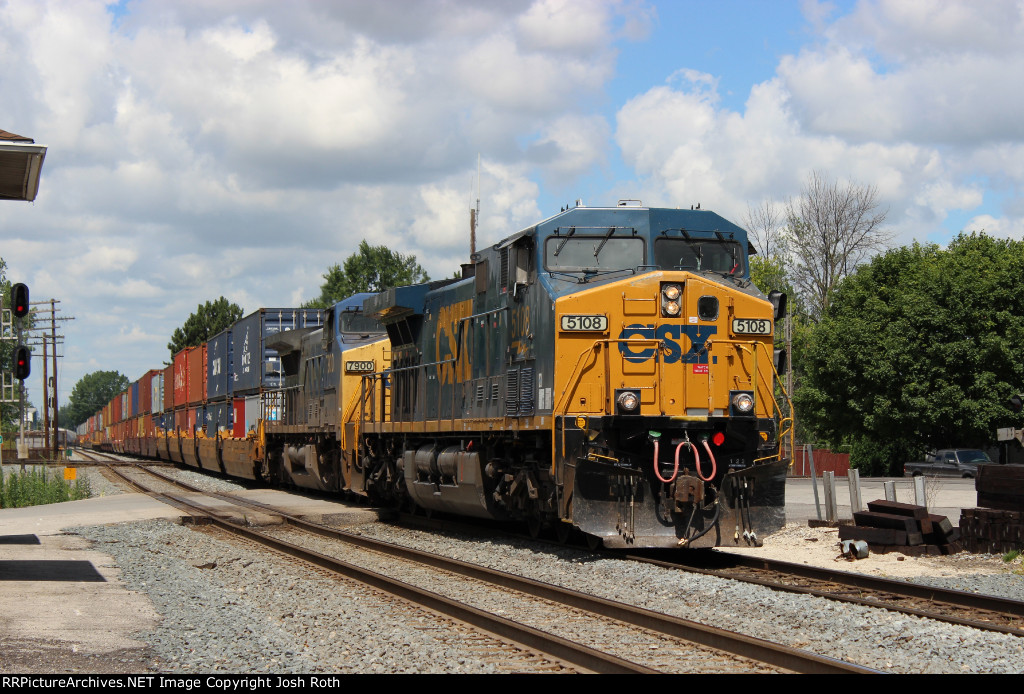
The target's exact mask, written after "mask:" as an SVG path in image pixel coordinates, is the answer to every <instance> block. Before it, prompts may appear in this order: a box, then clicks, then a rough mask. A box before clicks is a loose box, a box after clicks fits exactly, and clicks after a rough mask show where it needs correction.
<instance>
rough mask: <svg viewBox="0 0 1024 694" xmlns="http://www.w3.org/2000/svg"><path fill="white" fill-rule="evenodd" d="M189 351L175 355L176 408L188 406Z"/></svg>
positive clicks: (182, 351) (185, 350)
mask: <svg viewBox="0 0 1024 694" xmlns="http://www.w3.org/2000/svg"><path fill="white" fill-rule="evenodd" d="M187 353H188V350H187V349H183V350H181V351H180V352H178V353H177V354H175V355H174V407H175V409H177V408H179V407H184V406H185V405H187V404H188V358H187V357H188V354H187Z"/></svg>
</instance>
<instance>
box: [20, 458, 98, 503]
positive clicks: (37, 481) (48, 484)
mask: <svg viewBox="0 0 1024 694" xmlns="http://www.w3.org/2000/svg"><path fill="white" fill-rule="evenodd" d="M90 496H92V490H91V489H90V488H89V482H88V481H86V480H76V481H75V483H74V484H71V483H69V482H67V481H66V480H65V479H64V478H63V476H62V474H61V473H59V472H57V471H53V472H52V474H49V473H47V471H46V469H45V468H41V467H37V468H33V469H32V470H28V471H25V472H19V471H15V472H10V473H7V474H5V475H3V477H2V478H0V508H21V507H24V506H39V505H41V504H56V503H59V502H61V501H77V500H78V499H88V498H89V497H90Z"/></svg>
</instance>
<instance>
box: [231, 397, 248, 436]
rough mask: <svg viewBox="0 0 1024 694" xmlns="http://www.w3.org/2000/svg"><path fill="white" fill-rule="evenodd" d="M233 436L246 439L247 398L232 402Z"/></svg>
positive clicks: (235, 399) (236, 399)
mask: <svg viewBox="0 0 1024 694" xmlns="http://www.w3.org/2000/svg"><path fill="white" fill-rule="evenodd" d="M231 422H232V424H231V435H232V436H234V437H235V438H236V439H244V438H245V398H234V399H233V400H232V401H231Z"/></svg>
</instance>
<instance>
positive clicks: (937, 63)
mask: <svg viewBox="0 0 1024 694" xmlns="http://www.w3.org/2000/svg"><path fill="white" fill-rule="evenodd" d="M992 5H994V7H991V6H990V5H989V4H987V3H981V4H978V3H974V4H967V3H957V2H952V3H939V4H938V7H937V10H938V11H937V12H935V13H934V15H933V14H932V13H931V8H932V7H933V4H931V3H929V4H916V3H906V2H892V3H881V2H880V3H874V2H862V3H860V4H858V5H857V7H856V9H855V10H854V12H852V13H851V14H850V15H848V16H846V17H841V18H838V19H835V20H831V19H830V18H831V17H832V16H833V13H834V9H835V8H834V7H831V6H828V5H820V4H814V3H809V4H808V5H807V8H808V10H807V12H808V19H809V21H811V22H812V23H813V24H814V25H815V26H817V27H818V30H819V31H820V39H821V40H820V41H818V42H816V43H813V44H808V45H806V46H805V47H804V48H803V49H802V50H800V51H799V53H798V54H796V55H788V56H782V57H781V59H780V61H779V64H778V70H777V75H776V77H775V78H773V79H771V80H768V81H765V82H763V83H761V84H757V85H754V86H753V87H752V88H751V92H750V96H749V98H748V99H747V102H746V104H745V106H744V109H743V110H742V111H732V110H730V109H728V108H725V107H723V106H721V105H720V100H719V99H718V94H717V81H716V78H715V77H714V76H713V75H707V74H704V73H701V72H698V71H696V70H693V69H692V68H682V69H677V70H676V72H674V73H673V74H672V75H670V77H669V79H668V80H667V81H666V85H664V86H659V87H655V88H652V89H650V90H648V91H647V92H645V93H643V94H639V95H637V96H635V97H634V98H633V99H631V100H630V101H628V102H627V103H626V104H624V105H623V107H622V108H621V109H620V110H619V113H618V117H617V129H616V132H615V139H616V142H617V143H618V144H619V146H620V148H621V149H622V154H623V158H624V159H625V160H626V161H627V163H629V164H630V165H631V166H632V167H633V168H634V169H635V170H636V171H637V173H639V174H640V175H642V176H644V177H645V178H646V187H647V191H646V192H645V197H650V198H652V199H653V200H661V201H663V202H664V203H665V204H673V205H685V204H693V203H696V202H703V203H704V205H705V206H708V205H714V206H715V209H716V210H718V211H720V212H722V213H724V214H725V215H726V216H728V217H730V218H734V219H741V218H742V215H743V212H744V210H745V209H746V205H747V203H748V202H751V201H752V202H754V203H755V204H756V203H757V201H760V200H764V199H768V198H774V199H776V200H780V199H785V198H786V197H788V196H793V195H795V194H797V193H798V192H799V190H800V189H801V187H802V184H803V182H804V181H805V180H806V177H807V175H808V174H809V173H810V172H811V171H813V170H820V171H825V172H827V173H829V174H830V175H831V176H833V177H835V178H838V179H840V180H846V181H854V182H858V183H864V184H868V185H874V186H876V187H877V188H878V191H879V196H880V199H881V201H882V204H883V206H885V207H887V208H888V209H889V216H888V224H890V225H891V227H892V230H893V231H894V232H895V233H896V235H897V236H896V241H897V242H907V241H910V240H911V239H914V238H919V239H924V238H927V237H928V236H929V235H932V234H934V233H935V232H937V231H941V225H942V223H943V221H944V220H945V219H946V218H947V216H948V215H949V214H950V213H951V212H953V211H968V212H969V211H971V210H975V209H977V208H978V207H980V206H981V205H982V204H984V203H985V202H986V200H985V196H984V195H983V188H985V187H986V186H991V185H993V184H994V185H996V186H1001V187H1004V189H1005V188H1009V189H1011V190H1020V189H1021V187H1022V186H1024V165H1022V164H1021V163H1020V162H1021V161H1024V157H1021V156H1020V154H1021V152H1022V151H1024V147H1022V144H1021V143H1022V141H1024V122H1022V121H1021V119H1019V118H1017V117H1016V114H1019V113H1020V112H1021V111H1022V110H1024V94H1022V93H1021V92H1020V90H1019V89H1017V88H1016V87H1015V86H1013V87H1012V86H1011V85H1010V83H1008V82H1007V79H1008V77H1009V76H1012V75H1019V74H1024V31H1022V29H1021V27H1022V23H1021V21H1020V17H1021V12H1022V8H1024V5H1021V4H1020V3H1016V2H1014V3H992ZM990 7H991V11H990V9H989V8H990ZM922 13H923V14H924V15H927V19H926V20H925V21H923V23H921V24H917V21H918V20H919V19H922V17H921V16H920V15H921V14H922ZM958 25H960V26H964V27H967V26H970V28H969V29H967V28H965V30H964V31H965V32H966V33H968V34H970V36H971V40H969V41H966V40H964V39H963V37H962V36H961V35H958V34H957V32H956V30H955V29H956V27H957V26H958ZM880 56H882V57H880ZM1013 199H1015V198H1013ZM1013 199H1011V200H1010V201H1009V202H1007V203H1005V204H1004V208H1005V211H1006V212H1007V213H1008V214H1012V215H1014V218H1019V217H1020V216H1021V215H1024V210H1020V211H1015V210H1014V205H1013ZM1022 207H1024V205H1022ZM1017 226H1018V224H1017V223H1016V222H1015V221H1012V220H1011V219H1005V220H1003V223H1002V224H1000V225H990V228H996V227H998V228H1001V229H1015V228H1017Z"/></svg>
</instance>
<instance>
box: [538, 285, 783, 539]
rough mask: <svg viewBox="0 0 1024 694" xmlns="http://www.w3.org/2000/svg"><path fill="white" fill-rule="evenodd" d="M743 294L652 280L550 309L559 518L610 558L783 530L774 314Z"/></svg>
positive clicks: (735, 288) (586, 294)
mask: <svg viewBox="0 0 1024 694" xmlns="http://www.w3.org/2000/svg"><path fill="white" fill-rule="evenodd" d="M748 286H749V285H748ZM744 289H745V287H744V286H743V285H742V284H741V283H736V282H731V281H730V282H723V283H718V282H716V281H714V278H713V277H710V276H708V275H706V274H705V275H698V274H694V273H690V272H685V271H658V272H651V273H648V274H645V275H643V276H640V277H634V278H630V279H628V280H623V281H620V282H614V283H610V284H605V285H601V286H597V287H594V288H592V289H586V290H583V291H580V292H578V293H575V294H571V295H568V296H564V297H561V298H559V299H557V300H556V303H555V314H556V315H555V355H556V362H555V392H556V393H558V394H559V395H558V396H557V397H556V398H555V403H554V409H553V412H552V414H553V415H554V416H555V418H556V422H558V424H557V425H556V433H555V440H554V442H553V445H554V450H555V456H554V460H553V465H554V470H553V472H554V473H555V474H556V475H557V477H558V478H559V479H562V480H564V481H565V486H566V490H567V492H566V499H567V501H566V502H565V503H563V511H562V513H563V518H564V519H566V520H571V522H573V523H574V524H576V525H577V526H578V527H580V528H581V529H583V530H584V532H587V533H588V534H591V535H595V536H598V537H601V538H602V539H603V541H604V543H605V545H607V546H612V547H616V546H618V547H625V546H631V545H634V544H636V545H639V546H665V547H668V546H717V545H723V544H726V545H736V544H759V542H760V539H759V538H760V537H762V536H763V535H764V534H766V533H768V532H772V531H774V530H777V529H778V528H779V527H781V526H782V525H783V524H784V521H785V514H784V508H783V505H784V501H783V500H784V491H785V490H784V487H785V474H786V467H787V465H786V462H785V461H783V460H782V455H781V451H782V447H781V446H780V440H781V437H782V436H783V434H784V433H785V432H786V431H787V429H788V428H789V426H788V425H789V422H790V421H791V420H790V419H789V407H788V406H784V407H783V406H780V404H779V403H778V402H777V400H776V393H777V392H780V391H777V388H778V382H777V374H776V372H775V368H774V366H775V365H774V348H773V339H774V308H773V306H772V304H771V303H770V302H769V301H768V300H766V299H765V298H763V297H762V296H760V295H758V294H757V293H756V290H751V291H750V292H749V293H748V292H746V291H743V290H744ZM570 499H571V500H570Z"/></svg>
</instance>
